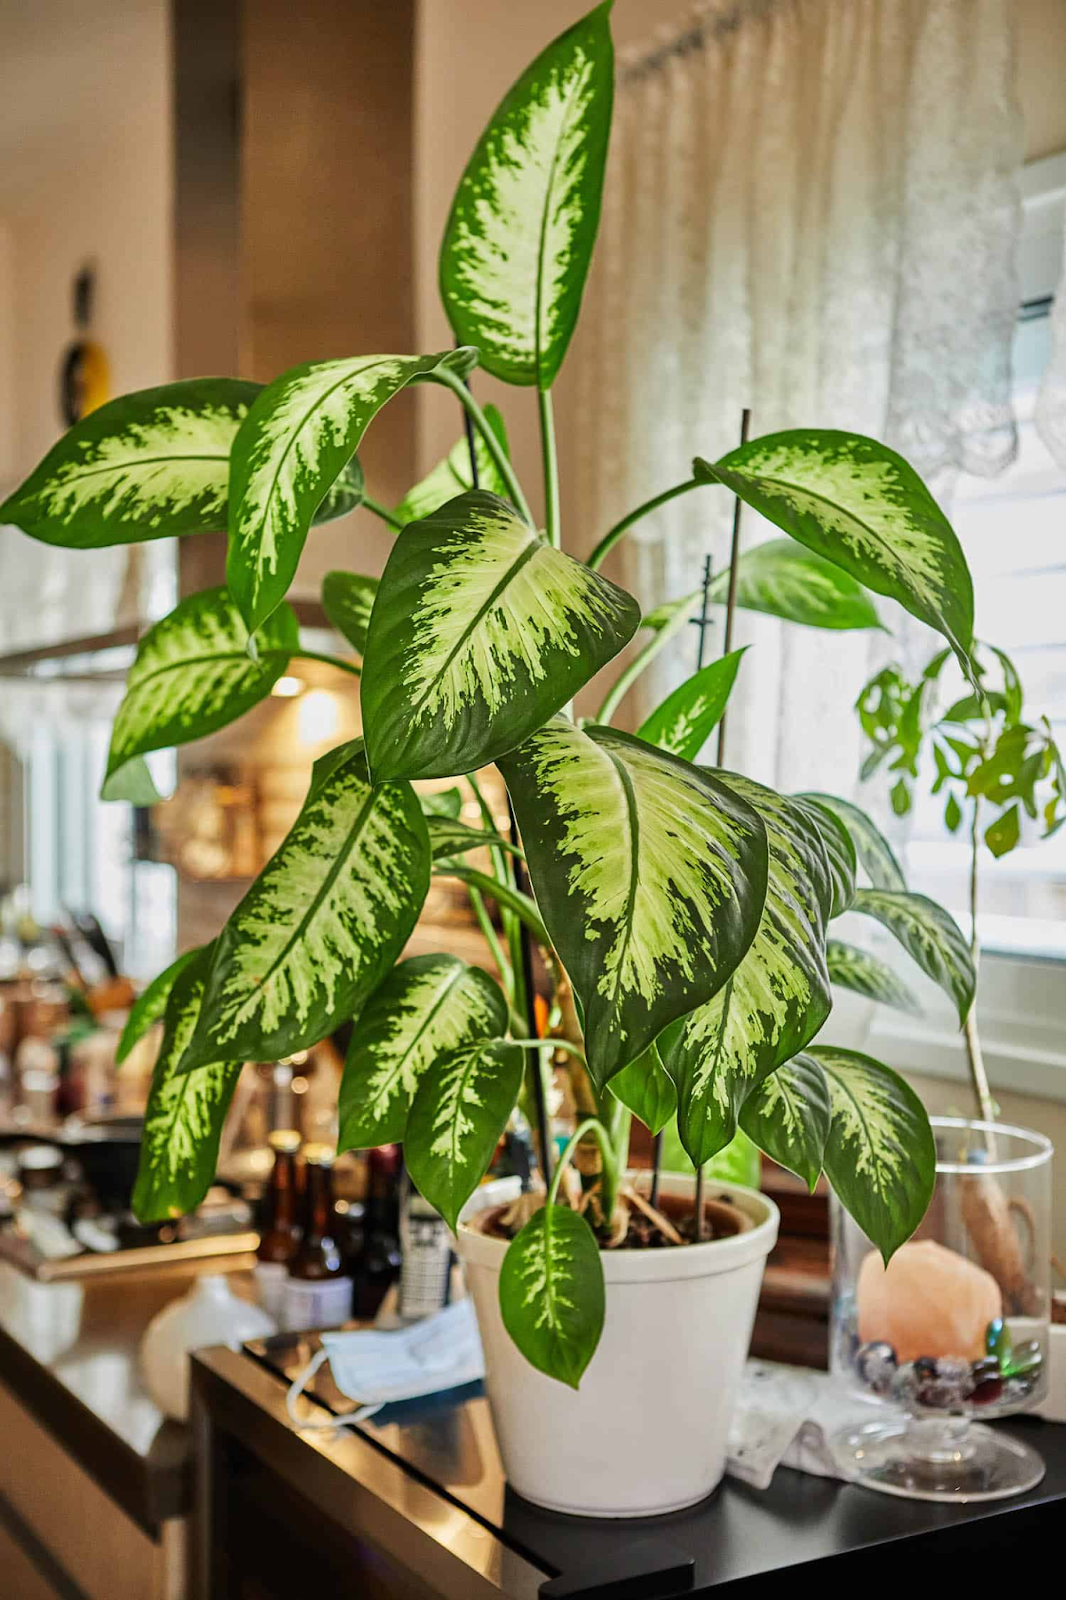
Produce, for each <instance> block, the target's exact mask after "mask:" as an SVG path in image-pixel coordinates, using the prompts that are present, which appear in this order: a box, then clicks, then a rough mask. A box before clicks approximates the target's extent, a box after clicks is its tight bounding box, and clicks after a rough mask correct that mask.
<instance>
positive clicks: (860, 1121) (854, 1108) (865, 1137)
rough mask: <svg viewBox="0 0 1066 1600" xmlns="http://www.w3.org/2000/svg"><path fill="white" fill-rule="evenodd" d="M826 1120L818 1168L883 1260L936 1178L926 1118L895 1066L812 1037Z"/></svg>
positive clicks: (917, 1216) (916, 1217) (912, 1223)
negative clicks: (825, 1089)
mask: <svg viewBox="0 0 1066 1600" xmlns="http://www.w3.org/2000/svg"><path fill="white" fill-rule="evenodd" d="M808 1053H809V1054H810V1055H811V1056H812V1057H813V1058H814V1060H815V1061H816V1062H817V1063H818V1065H819V1066H820V1067H821V1068H822V1071H823V1072H824V1073H825V1077H826V1082H827V1083H828V1085H829V1100H830V1105H831V1107H832V1121H831V1123H830V1127H829V1138H828V1139H827V1141H826V1147H825V1173H826V1177H827V1178H828V1179H829V1182H830V1183H831V1184H832V1186H833V1188H834V1189H835V1190H836V1193H837V1195H838V1196H839V1197H840V1200H841V1202H842V1203H843V1205H844V1206H845V1207H846V1208H847V1210H848V1211H850V1212H851V1215H852V1216H853V1217H854V1218H855V1221H856V1222H857V1223H858V1224H859V1227H860V1228H861V1229H862V1230H863V1232H864V1233H865V1234H866V1236H867V1238H868V1239H871V1240H872V1241H873V1243H874V1244H875V1245H876V1246H877V1248H878V1249H879V1250H880V1252H881V1254H882V1255H883V1256H884V1258H885V1261H886V1263H887V1262H888V1260H889V1258H890V1257H891V1256H892V1254H893V1253H894V1252H895V1251H896V1250H898V1248H899V1246H900V1245H901V1244H903V1243H905V1241H906V1240H907V1239H909V1238H910V1236H911V1234H912V1233H913V1232H914V1230H915V1228H916V1227H917V1226H918V1224H919V1222H921V1220H922V1218H923V1217H924V1216H925V1213H926V1209H927V1207H928V1205H929V1201H930V1199H931V1197H932V1193H933V1184H934V1182H935V1181H936V1144H935V1143H934V1140H933V1130H932V1129H931V1128H930V1126H929V1118H928V1117H927V1116H926V1114H925V1111H924V1109H923V1107H922V1102H921V1101H920V1100H919V1099H918V1096H917V1095H916V1094H915V1092H914V1090H913V1089H912V1088H910V1086H909V1085H908V1084H906V1083H904V1081H903V1079H902V1078H901V1077H900V1076H899V1074H898V1073H896V1072H893V1071H891V1069H890V1068H889V1067H885V1066H882V1064H881V1062H880V1061H874V1060H872V1058H871V1057H870V1056H865V1055H861V1054H860V1053H859V1052H858V1051H857V1050H841V1049H838V1048H837V1047H836V1046H835V1045H817V1046H816V1047H814V1048H813V1049H812V1050H810V1051H809V1052H808Z"/></svg>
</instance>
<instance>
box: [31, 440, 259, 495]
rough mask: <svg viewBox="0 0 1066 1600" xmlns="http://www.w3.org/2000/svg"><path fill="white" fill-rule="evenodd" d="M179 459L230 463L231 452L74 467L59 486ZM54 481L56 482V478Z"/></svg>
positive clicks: (163, 464) (141, 457) (160, 464)
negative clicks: (72, 481)
mask: <svg viewBox="0 0 1066 1600" xmlns="http://www.w3.org/2000/svg"><path fill="white" fill-rule="evenodd" d="M179 461H225V462H227V464H228V462H229V452H228V451H227V452H226V453H225V454H224V455H217V454H215V453H214V452H213V451H212V452H209V453H208V452H203V451H201V452H198V453H197V454H195V455H188V454H182V455H173V456H137V457H133V458H131V459H130V460H129V461H114V462H108V463H107V464H106V465H105V466H99V467H86V468H84V469H82V468H80V467H72V468H71V469H70V471H69V472H68V474H67V476H66V477H65V478H62V479H60V480H59V487H60V488H61V489H62V488H63V487H64V486H65V485H66V484H68V483H70V482H71V480H74V479H76V480H77V481H79V482H80V481H81V480H82V479H83V478H99V477H102V476H103V474H104V473H108V472H110V473H116V472H118V473H128V472H130V471H136V470H137V469H138V468H143V467H160V466H170V465H172V464H173V463H175V462H179ZM52 481H53V483H54V480H52ZM42 493H43V489H38V490H37V496H38V498H39V497H40V495H41V494H42Z"/></svg>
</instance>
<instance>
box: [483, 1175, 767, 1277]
mask: <svg viewBox="0 0 1066 1600" xmlns="http://www.w3.org/2000/svg"><path fill="white" fill-rule="evenodd" d="M628 1176H629V1178H630V1180H631V1181H638V1182H639V1181H640V1180H641V1179H642V1178H643V1179H650V1173H648V1172H647V1171H646V1170H643V1169H640V1170H637V1171H632V1172H630V1173H629V1174H628ZM694 1185H695V1179H694V1178H692V1177H689V1176H688V1175H687V1174H685V1173H683V1172H664V1173H663V1174H662V1176H661V1178H660V1188H661V1189H662V1190H663V1191H664V1192H665V1193H667V1194H681V1195H683V1194H688V1193H690V1192H691V1191H692V1189H693V1187H694ZM475 1193H476V1191H475ZM723 1193H724V1194H728V1195H729V1196H730V1198H731V1199H733V1200H736V1201H737V1203H738V1205H739V1206H740V1209H741V1210H742V1211H744V1212H746V1214H747V1215H748V1216H749V1217H750V1218H751V1219H752V1221H753V1222H754V1224H755V1226H754V1227H753V1228H750V1229H748V1231H747V1232H746V1233H737V1234H733V1235H732V1236H731V1237H730V1238H728V1239H709V1240H708V1241H707V1243H706V1244H688V1245H684V1246H683V1247H681V1248H676V1247H675V1248H674V1249H663V1250H601V1251H600V1260H601V1262H602V1263H603V1276H604V1279H605V1281H606V1282H607V1283H608V1284H611V1283H676V1282H678V1281H679V1280H682V1279H685V1278H713V1277H717V1276H718V1274H719V1273H723V1272H734V1271H736V1270H737V1268H739V1267H746V1266H748V1265H750V1263H751V1262H753V1261H760V1260H762V1259H763V1258H764V1257H766V1256H768V1255H769V1254H770V1251H771V1250H772V1249H773V1247H774V1245H775V1243H776V1242H777V1230H778V1226H779V1224H780V1221H781V1213H780V1212H779V1211H778V1209H777V1206H776V1205H775V1204H774V1202H773V1201H772V1200H771V1199H770V1197H769V1196H768V1195H765V1194H762V1193H760V1191H759V1190H758V1189H747V1188H745V1187H744V1186H743V1185H742V1184H739V1183H724V1182H719V1181H718V1180H717V1179H715V1180H714V1182H713V1183H711V1184H709V1185H708V1198H710V1197H711V1196H713V1195H716V1194H723ZM468 1204H469V1202H468ZM474 1214H475V1215H476V1214H477V1213H476V1211H475V1213H474ZM457 1237H458V1242H459V1253H460V1255H461V1256H462V1258H463V1260H464V1261H469V1262H470V1263H471V1264H473V1265H475V1266H480V1267H488V1268H489V1269H490V1270H492V1271H494V1272H499V1270H500V1268H501V1267H502V1266H503V1258H504V1256H505V1255H506V1253H507V1249H508V1245H509V1241H508V1240H506V1239H493V1238H490V1237H489V1236H488V1235H487V1234H484V1233H479V1232H478V1231H477V1230H476V1229H474V1228H472V1227H471V1226H470V1224H469V1222H468V1221H466V1219H465V1217H464V1216H462V1215H461V1216H460V1218H459V1227H458V1229H457Z"/></svg>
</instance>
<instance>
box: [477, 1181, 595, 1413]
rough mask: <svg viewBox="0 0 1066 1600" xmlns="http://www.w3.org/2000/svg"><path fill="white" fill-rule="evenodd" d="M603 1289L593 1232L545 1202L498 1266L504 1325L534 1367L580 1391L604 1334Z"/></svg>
mask: <svg viewBox="0 0 1066 1600" xmlns="http://www.w3.org/2000/svg"><path fill="white" fill-rule="evenodd" d="M605 1302H606V1293H605V1290H604V1283H603V1263H602V1261H601V1260H600V1252H599V1247H598V1246H597V1244H596V1238H595V1235H594V1234H593V1232H592V1229H591V1228H590V1227H589V1225H588V1223H587V1222H586V1221H585V1219H584V1217H582V1216H579V1215H578V1213H577V1212H576V1211H571V1210H570V1209H569V1208H568V1207H567V1206H559V1205H552V1206H542V1207H541V1208H540V1210H539V1211H534V1213H533V1215H532V1216H531V1217H530V1219H529V1221H528V1222H527V1223H526V1225H525V1227H524V1228H523V1229H522V1231H521V1233H519V1234H518V1236H517V1237H516V1238H515V1239H513V1240H512V1242H511V1246H510V1249H509V1250H508V1251H507V1254H506V1255H505V1256H504V1258H503V1268H502V1270H501V1272H500V1312H501V1315H502V1317H503V1324H504V1327H505V1328H506V1329H507V1332H508V1333H509V1334H510V1335H511V1338H512V1339H513V1340H514V1342H515V1344H516V1345H517V1346H518V1348H519V1350H521V1352H522V1354H523V1355H524V1356H525V1358H526V1360H527V1361H528V1362H529V1363H530V1365H531V1366H534V1367H536V1368H537V1371H538V1372H546V1373H547V1374H548V1376H549V1378H558V1379H559V1380H560V1381H561V1382H562V1383H568V1384H569V1385H570V1387H571V1388H572V1389H576V1388H577V1387H578V1385H579V1383H580V1382H581V1375H582V1373H583V1372H584V1370H585V1368H586V1367H587V1366H588V1364H589V1362H590V1361H591V1360H592V1357H593V1356H594V1355H595V1353H596V1346H597V1345H598V1344H599V1342H600V1334H601V1333H602V1332H603V1317H604V1309H605Z"/></svg>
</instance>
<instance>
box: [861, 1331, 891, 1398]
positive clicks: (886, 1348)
mask: <svg viewBox="0 0 1066 1600" xmlns="http://www.w3.org/2000/svg"><path fill="white" fill-rule="evenodd" d="M855 1369H856V1371H857V1372H858V1374H859V1377H860V1378H861V1379H862V1381H863V1383H865V1384H866V1385H867V1387H868V1388H870V1389H872V1390H873V1391H874V1393H875V1394H887V1393H888V1391H889V1390H890V1389H891V1387H892V1379H893V1378H894V1377H895V1375H896V1352H895V1351H894V1350H893V1348H892V1346H891V1345H890V1344H886V1343H885V1341H884V1340H883V1339H879V1340H874V1341H873V1342H872V1343H871V1344H862V1345H860V1346H859V1348H858V1350H857V1351H856V1352H855Z"/></svg>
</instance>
